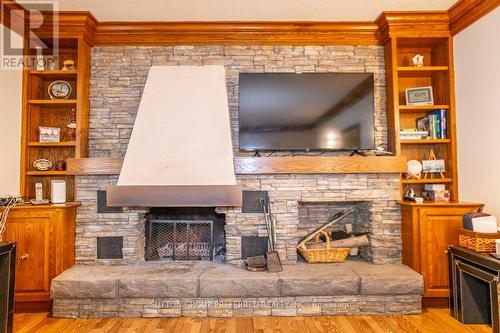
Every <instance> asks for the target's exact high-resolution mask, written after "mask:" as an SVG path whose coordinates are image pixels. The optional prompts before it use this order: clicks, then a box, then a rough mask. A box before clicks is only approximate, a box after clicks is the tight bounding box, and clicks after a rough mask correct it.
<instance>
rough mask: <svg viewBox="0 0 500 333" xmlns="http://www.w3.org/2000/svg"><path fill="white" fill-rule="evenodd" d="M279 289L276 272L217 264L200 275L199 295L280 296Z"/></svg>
mask: <svg viewBox="0 0 500 333" xmlns="http://www.w3.org/2000/svg"><path fill="white" fill-rule="evenodd" d="M280 291H281V284H280V279H279V274H278V273H267V272H249V271H247V270H246V269H242V268H239V267H236V266H233V265H222V264H218V265H214V266H213V267H210V268H209V269H207V270H206V271H205V272H203V273H202V274H201V275H200V297H268V296H269V297H272V296H280Z"/></svg>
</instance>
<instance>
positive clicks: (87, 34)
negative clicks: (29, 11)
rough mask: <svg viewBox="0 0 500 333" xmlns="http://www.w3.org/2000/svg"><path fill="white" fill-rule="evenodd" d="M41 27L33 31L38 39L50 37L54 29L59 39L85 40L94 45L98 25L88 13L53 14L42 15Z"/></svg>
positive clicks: (66, 12)
mask: <svg viewBox="0 0 500 333" xmlns="http://www.w3.org/2000/svg"><path fill="white" fill-rule="evenodd" d="M43 15H44V22H43V24H42V26H41V27H40V28H38V29H36V30H33V32H34V33H36V35H37V36H39V37H44V36H47V35H51V33H52V31H54V29H57V30H58V33H59V38H75V37H80V38H83V39H85V40H86V41H87V42H88V43H89V44H90V45H93V44H94V34H95V30H96V27H97V25H98V21H97V19H96V18H95V17H94V15H92V14H91V13H90V12H78V11H74V12H69V11H65V12H54V13H43Z"/></svg>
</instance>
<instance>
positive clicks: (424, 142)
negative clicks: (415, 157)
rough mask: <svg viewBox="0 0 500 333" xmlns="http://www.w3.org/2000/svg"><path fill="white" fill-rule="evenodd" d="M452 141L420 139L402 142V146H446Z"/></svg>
mask: <svg viewBox="0 0 500 333" xmlns="http://www.w3.org/2000/svg"><path fill="white" fill-rule="evenodd" d="M450 142H451V140H450V139H419V140H401V144H406V145H410V144H411V145H414V144H417V145H419V144H422V145H430V144H445V143H450Z"/></svg>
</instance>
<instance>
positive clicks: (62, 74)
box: [29, 70, 78, 80]
mask: <svg viewBox="0 0 500 333" xmlns="http://www.w3.org/2000/svg"><path fill="white" fill-rule="evenodd" d="M29 74H30V75H36V76H40V77H47V78H48V79H51V80H52V79H56V78H61V79H62V78H70V79H71V78H72V79H76V77H77V75H78V71H77V70H71V71H63V70H54V71H51V70H46V71H38V70H30V71H29Z"/></svg>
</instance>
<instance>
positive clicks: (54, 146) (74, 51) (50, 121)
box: [21, 36, 91, 201]
mask: <svg viewBox="0 0 500 333" xmlns="http://www.w3.org/2000/svg"><path fill="white" fill-rule="evenodd" d="M25 40H26V42H27V41H28V40H29V38H25ZM42 41H43V42H44V43H45V44H46V45H47V46H48V47H47V48H46V49H44V50H43V54H44V55H53V54H54V49H53V44H52V40H51V39H50V38H47V39H43V37H42ZM58 43H59V48H58V49H59V51H58V55H59V58H58V61H57V62H56V63H55V65H56V69H53V70H50V69H49V68H45V69H44V70H37V69H35V68H25V70H24V73H23V117H22V138H21V191H22V195H23V196H24V197H26V198H33V197H34V196H35V183H38V182H40V183H42V184H43V190H44V198H49V197H50V184H51V180H54V179H61V180H65V181H66V184H67V185H66V186H67V188H66V192H67V200H68V201H74V200H75V178H74V176H72V175H70V174H69V173H68V172H67V171H56V170H54V169H51V170H48V171H38V170H35V169H34V167H33V162H34V161H35V160H37V159H47V160H49V161H50V162H52V164H53V165H54V164H55V162H56V161H57V160H63V161H67V160H68V159H69V158H73V157H77V158H78V157H87V151H88V147H87V145H88V123H89V116H88V115H89V102H88V98H89V96H88V80H89V74H90V48H91V46H90V45H89V44H88V42H87V41H86V40H85V39H84V38H83V37H82V36H62V38H60V39H59V40H58ZM25 50H26V55H29V56H34V53H33V50H32V49H31V51H30V48H29V47H27V46H26V47H25ZM30 52H31V53H30ZM65 60H73V61H74V63H75V67H76V69H75V70H62V67H63V62H64V61H65ZM56 80H64V81H66V82H68V83H69V84H70V85H71V88H72V92H71V96H70V97H69V98H68V99H62V100H52V99H50V96H49V94H48V87H49V85H50V84H51V83H52V82H54V81H56ZM73 109H75V113H74V114H73V115H72V113H73V111H72V110H73ZM72 117H74V118H76V136H75V137H71V135H70V129H69V128H68V126H67V125H68V124H69V123H70V122H71V121H72ZM73 120H75V119H73ZM39 126H47V127H58V128H60V129H61V139H60V142H40V133H39Z"/></svg>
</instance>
